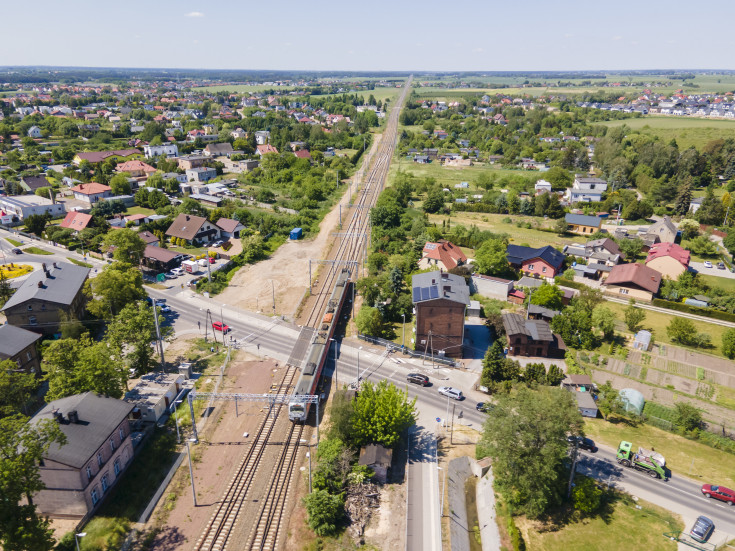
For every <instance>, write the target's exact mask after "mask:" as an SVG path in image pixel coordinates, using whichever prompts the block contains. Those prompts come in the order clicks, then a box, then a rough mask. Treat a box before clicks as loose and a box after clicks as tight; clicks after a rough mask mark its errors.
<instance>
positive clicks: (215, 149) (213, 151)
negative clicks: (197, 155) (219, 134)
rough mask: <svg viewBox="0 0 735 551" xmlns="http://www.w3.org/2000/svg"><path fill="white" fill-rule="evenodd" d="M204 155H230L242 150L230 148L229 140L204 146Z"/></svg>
mask: <svg viewBox="0 0 735 551" xmlns="http://www.w3.org/2000/svg"><path fill="white" fill-rule="evenodd" d="M203 153H204V155H205V156H207V157H220V156H225V157H227V158H229V157H231V156H232V155H234V154H235V153H242V151H239V152H238V151H235V150H234V149H232V144H230V143H229V142H225V143H211V144H209V145H207V147H205V148H204V152H203Z"/></svg>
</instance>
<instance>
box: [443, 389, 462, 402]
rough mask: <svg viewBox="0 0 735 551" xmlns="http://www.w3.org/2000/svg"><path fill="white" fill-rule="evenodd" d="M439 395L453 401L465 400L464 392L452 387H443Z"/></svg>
mask: <svg viewBox="0 0 735 551" xmlns="http://www.w3.org/2000/svg"><path fill="white" fill-rule="evenodd" d="M439 394H441V395H443V396H446V397H447V398H451V399H452V400H463V399H464V396H462V391H461V390H457V389H456V388H452V387H451V386H443V387H440V388H439Z"/></svg>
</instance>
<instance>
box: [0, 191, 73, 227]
mask: <svg viewBox="0 0 735 551" xmlns="http://www.w3.org/2000/svg"><path fill="white" fill-rule="evenodd" d="M0 209H2V210H3V211H4V212H5V215H6V216H9V217H11V220H12V221H13V222H18V221H20V220H24V219H25V218H26V217H27V216H30V215H32V214H49V215H51V217H52V218H57V217H60V216H63V215H64V214H66V207H65V206H64V203H57V202H55V201H52V200H51V199H46V198H45V197H41V196H40V195H14V196H13V197H8V196H0Z"/></svg>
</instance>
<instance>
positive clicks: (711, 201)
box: [694, 187, 725, 226]
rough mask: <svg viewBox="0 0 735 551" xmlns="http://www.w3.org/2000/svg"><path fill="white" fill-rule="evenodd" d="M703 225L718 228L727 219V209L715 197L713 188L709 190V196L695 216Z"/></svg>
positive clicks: (703, 200)
mask: <svg viewBox="0 0 735 551" xmlns="http://www.w3.org/2000/svg"><path fill="white" fill-rule="evenodd" d="M694 216H695V217H696V219H697V220H699V222H700V223H702V224H708V225H712V226H716V225H718V224H721V223H722V220H723V219H724V218H725V209H724V208H723V206H722V201H721V200H720V199H718V198H717V197H715V192H714V190H713V189H712V187H708V188H707V194H706V195H705V196H704V199H702V204H701V206H700V207H699V209H697V212H696V213H695V215H694Z"/></svg>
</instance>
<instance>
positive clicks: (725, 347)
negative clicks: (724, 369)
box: [722, 329, 735, 360]
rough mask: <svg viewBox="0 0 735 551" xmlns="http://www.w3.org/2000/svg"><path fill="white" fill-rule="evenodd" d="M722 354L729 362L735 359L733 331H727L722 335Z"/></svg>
mask: <svg viewBox="0 0 735 551" xmlns="http://www.w3.org/2000/svg"><path fill="white" fill-rule="evenodd" d="M722 353H723V354H724V355H725V357H726V358H730V359H731V360H732V359H733V358H735V329H728V330H727V331H725V332H724V333H723V334H722Z"/></svg>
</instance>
